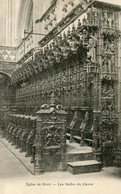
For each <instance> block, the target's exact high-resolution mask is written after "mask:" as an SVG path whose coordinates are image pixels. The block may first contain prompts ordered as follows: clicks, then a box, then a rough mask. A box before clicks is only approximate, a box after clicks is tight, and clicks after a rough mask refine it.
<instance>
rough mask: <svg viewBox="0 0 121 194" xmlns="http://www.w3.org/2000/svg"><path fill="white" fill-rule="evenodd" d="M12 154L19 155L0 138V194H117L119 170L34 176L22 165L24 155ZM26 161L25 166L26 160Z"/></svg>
mask: <svg viewBox="0 0 121 194" xmlns="http://www.w3.org/2000/svg"><path fill="white" fill-rule="evenodd" d="M16 151H17V152H19V150H16V149H15V148H14V147H13V146H11V144H9V143H7V141H6V140H5V139H3V138H1V139H0V194H9V193H10V194H24V193H25V194H27V193H29V194H31V193H32V194H34V193H36V194H40V193H42V194H43V193H51V192H52V194H58V193H70V194H73V193H74V194H77V193H81V194H83V193H85V194H88V193H89V194H97V193H98V194H102V193H106V194H108V193H110V194H121V168H116V167H109V168H103V169H102V171H101V172H98V173H89V174H81V175H72V174H70V173H69V172H51V173H45V174H42V175H40V176H34V175H32V174H31V172H30V170H29V168H27V166H25V164H24V163H23V162H22V160H23V158H24V154H21V153H19V154H20V156H21V157H18V155H17V156H16ZM27 160H28V161H27V162H28V164H29V160H30V158H27ZM29 165H32V164H29Z"/></svg>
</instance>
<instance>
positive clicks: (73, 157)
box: [66, 152, 94, 162]
mask: <svg viewBox="0 0 121 194" xmlns="http://www.w3.org/2000/svg"><path fill="white" fill-rule="evenodd" d="M93 159H94V156H93V152H87V153H82V152H78V153H67V154H66V162H75V161H84V160H93Z"/></svg>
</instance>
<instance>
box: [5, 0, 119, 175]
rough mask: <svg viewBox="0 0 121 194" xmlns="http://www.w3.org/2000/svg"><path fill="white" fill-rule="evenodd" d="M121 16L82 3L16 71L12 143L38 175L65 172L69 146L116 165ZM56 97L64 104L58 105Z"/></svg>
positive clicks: (102, 5)
mask: <svg viewBox="0 0 121 194" xmlns="http://www.w3.org/2000/svg"><path fill="white" fill-rule="evenodd" d="M54 5H55V4H54ZM64 10H65V8H64V9H63V11H64ZM55 11H56V7H55ZM83 13H85V15H83ZM119 13H120V8H119V7H118V6H115V5H109V4H107V3H101V2H96V1H91V0H90V1H88V0H83V1H81V2H80V3H79V5H78V6H76V7H75V8H74V9H73V10H72V11H71V12H70V13H69V14H67V15H66V16H65V19H62V20H61V21H60V22H59V23H58V24H57V25H56V27H53V29H52V30H51V31H50V32H49V33H48V34H47V35H46V36H45V37H44V38H43V39H42V40H40V42H39V45H40V49H39V50H38V49H34V50H33V52H31V56H32V57H31V58H30V60H27V61H26V60H24V59H23V62H22V63H21V64H20V65H19V67H18V68H17V69H16V70H15V71H14V72H13V74H12V81H11V85H12V88H13V89H14V91H15V101H14V103H13V104H12V107H11V112H12V111H13V110H12V109H15V111H14V113H12V114H11V116H10V117H11V118H10V123H9V125H8V128H7V135H6V136H7V139H8V140H9V141H12V143H13V144H15V145H16V147H17V148H18V147H19V148H21V151H26V156H30V155H31V156H32V161H33V162H34V169H35V174H38V173H42V172H44V171H50V170H59V169H60V170H64V169H66V165H67V164H66V163H65V157H66V154H65V153H66V146H67V145H66V144H67V142H66V141H69V143H70V144H72V145H73V143H74V142H75V143H78V144H79V146H80V149H81V147H82V146H85V144H86V145H88V146H91V147H93V155H94V157H95V159H97V160H100V161H101V162H102V164H103V165H104V166H107V165H113V161H114V159H115V155H114V153H115V151H116V149H117V144H118V137H117V136H118V127H119V126H118V100H117V99H118V65H119V47H118V45H119V41H120V30H119ZM46 14H48V13H46ZM80 15H82V16H83V17H82V19H80ZM47 16H48V15H47ZM74 21H76V22H77V23H76V25H75V24H74ZM37 22H41V21H37ZM70 23H72V25H71V26H69V27H68V28H67V26H68V25H69V24H70ZM65 29H66V30H65ZM25 59H26V57H25ZM52 94H54V100H55V101H57V104H55V103H54V102H51V100H50V99H51V97H52ZM57 105H58V106H57ZM40 107H41V108H40ZM62 107H63V109H62ZM67 113H68V114H67ZM66 139H67V140H66ZM70 144H69V145H70ZM71 167H72V166H71Z"/></svg>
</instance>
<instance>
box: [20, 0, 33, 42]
mask: <svg viewBox="0 0 121 194" xmlns="http://www.w3.org/2000/svg"><path fill="white" fill-rule="evenodd" d="M17 21H18V22H17V23H18V32H17V33H18V40H21V39H22V38H24V30H26V31H30V30H31V27H32V21H33V0H21V3H20V8H19V14H18V20H17Z"/></svg>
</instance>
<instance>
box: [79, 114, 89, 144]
mask: <svg viewBox="0 0 121 194" xmlns="http://www.w3.org/2000/svg"><path fill="white" fill-rule="evenodd" d="M88 124H89V112H88V111H86V113H85V116H84V119H83V121H82V123H81V125H80V133H81V141H80V146H83V145H84V141H85V135H84V133H85V129H86V127H87V125H88Z"/></svg>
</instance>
